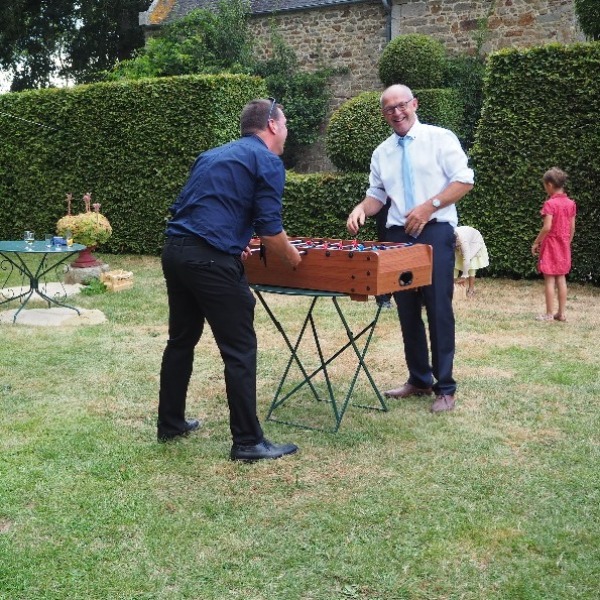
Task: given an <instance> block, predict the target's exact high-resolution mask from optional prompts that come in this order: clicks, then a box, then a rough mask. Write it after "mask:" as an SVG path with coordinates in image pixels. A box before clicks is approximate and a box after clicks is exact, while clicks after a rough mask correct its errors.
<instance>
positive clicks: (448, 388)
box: [387, 222, 456, 395]
mask: <svg viewBox="0 0 600 600" xmlns="http://www.w3.org/2000/svg"><path fill="white" fill-rule="evenodd" d="M387 241H389V242H413V243H417V244H429V245H430V246H432V247H433V273H432V284H431V285H427V286H424V287H422V288H417V289H416V290H408V291H406V292H396V293H395V294H394V300H395V301H396V306H397V307H398V317H399V318H400V327H401V329H402V338H403V341H404V356H405V358H406V366H407V367H408V371H409V377H408V382H409V383H411V384H412V385H415V386H417V387H420V388H424V387H429V386H432V385H433V389H434V391H435V393H436V394H450V395H453V394H454V392H455V391H456V381H454V379H453V377H452V370H453V366H454V352H455V326H454V311H453V309H452V296H453V294H454V229H453V227H452V225H450V224H448V223H442V222H430V223H428V224H427V225H426V226H425V228H424V229H423V231H422V233H421V234H420V235H419V237H418V238H417V239H416V240H415V239H414V238H412V237H410V236H409V235H408V234H406V233H405V232H404V227H390V228H389V229H388V233H387ZM423 305H424V306H425V311H426V313H427V322H428V326H429V342H430V346H431V362H430V359H429V351H428V347H427V335H426V332H425V323H424V321H423Z"/></svg>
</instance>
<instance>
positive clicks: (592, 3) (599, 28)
mask: <svg viewBox="0 0 600 600" xmlns="http://www.w3.org/2000/svg"><path fill="white" fill-rule="evenodd" d="M575 13H576V14H577V18H578V20H579V26H580V27H581V30H582V31H583V33H584V34H585V36H586V37H587V38H588V39H589V40H600V2H598V0H575Z"/></svg>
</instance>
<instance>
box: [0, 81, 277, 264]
mask: <svg viewBox="0 0 600 600" xmlns="http://www.w3.org/2000/svg"><path fill="white" fill-rule="evenodd" d="M266 95H267V90H266V87H265V84H264V81H263V80H262V79H260V78H257V77H248V76H245V75H219V76H212V75H205V76H184V77H165V78H160V79H148V80H141V81H136V82H123V83H120V82H117V83H102V84H94V85H87V86H77V87H74V88H68V89H54V90H40V91H31V92H21V93H14V94H4V95H2V96H0V113H10V114H11V115H15V116H18V117H20V118H21V119H27V120H29V121H35V122H37V123H41V124H44V125H45V127H39V126H37V125H33V124H31V123H28V122H26V121H23V120H21V119H16V118H13V117H8V116H6V115H3V114H0V130H1V131H2V140H1V141H0V215H2V216H1V217H0V218H1V224H2V225H1V237H2V238H3V239H11V238H15V239H16V238H20V237H21V235H22V232H23V230H25V229H33V230H34V231H35V232H36V235H37V237H38V238H39V237H41V236H43V235H44V233H46V232H51V231H54V226H55V224H56V222H57V221H58V219H59V218H60V217H62V216H64V215H65V214H66V203H65V194H66V193H67V192H72V193H73V198H74V202H73V212H82V211H83V209H84V206H83V202H81V198H82V196H83V194H84V193H85V192H88V191H89V192H91V193H92V199H93V201H94V202H100V203H101V205H102V208H101V212H102V213H103V214H104V215H105V216H106V217H107V218H108V219H109V220H110V223H111V225H112V227H113V235H112V237H111V238H110V239H109V241H108V242H107V243H106V244H105V245H104V246H103V247H102V250H103V251H107V252H113V253H117V252H130V253H142V254H156V253H157V252H158V251H159V250H160V248H161V246H162V238H163V234H164V229H165V223H166V219H167V217H168V210H167V209H168V207H169V206H170V205H171V204H172V202H173V201H174V200H175V198H176V196H177V194H178V192H179V190H180V188H181V186H182V185H183V183H184V181H185V179H186V177H187V174H188V171H189V168H190V166H191V164H192V162H193V160H194V159H195V157H196V156H197V155H198V154H199V153H200V152H202V151H204V150H206V149H207V148H210V147H212V146H215V145H218V144H222V143H225V142H227V141H229V140H232V139H236V138H238V137H239V135H240V133H239V115H240V112H241V109H242V107H243V106H244V105H245V104H246V102H248V101H249V100H251V99H253V98H257V97H263V98H264V97H266Z"/></svg>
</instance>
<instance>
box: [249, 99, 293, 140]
mask: <svg viewBox="0 0 600 600" xmlns="http://www.w3.org/2000/svg"><path fill="white" fill-rule="evenodd" d="M282 110H283V106H281V104H277V102H275V100H272V99H262V98H261V99H258V100H252V101H250V102H248V104H246V106H244V108H243V110H242V114H241V116H240V129H241V131H242V135H249V134H252V133H256V132H257V131H264V130H265V129H266V128H267V124H268V122H269V120H270V119H275V121H278V120H279V119H280V118H281V115H282V112H281V111H282Z"/></svg>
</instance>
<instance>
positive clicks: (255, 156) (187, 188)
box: [166, 135, 285, 256]
mask: <svg viewBox="0 0 600 600" xmlns="http://www.w3.org/2000/svg"><path fill="white" fill-rule="evenodd" d="M284 185H285V168H284V166H283V162H282V161H281V159H280V158H279V157H278V156H277V155H276V154H273V153H272V152H271V151H270V150H269V149H268V148H267V146H266V144H265V143H264V142H263V141H262V140H261V139H260V138H259V137H257V136H255V135H248V136H244V137H242V138H240V139H239V140H235V141H233V142H230V143H228V144H225V145H223V146H219V147H218V148H212V149H211V150H207V151H206V152H203V153H202V154H201V155H200V156H199V157H198V158H197V159H196V162H195V163H194V165H193V166H192V169H191V172H190V177H189V179H188V180H187V182H186V184H185V185H184V186H183V189H182V190H181V193H180V194H179V196H178V198H177V200H176V201H175V203H174V204H173V206H171V208H170V209H169V210H170V212H171V215H172V218H171V220H170V221H169V224H168V225H167V231H166V233H167V235H173V236H199V237H201V238H203V239H204V240H205V241H207V242H208V243H209V244H210V245H211V246H214V247H215V248H217V249H219V250H222V251H223V252H227V253H228V254H233V255H236V256H239V255H240V254H241V253H242V251H243V250H244V249H245V248H246V246H247V245H248V242H249V241H250V238H251V237H252V235H253V233H256V235H259V236H271V235H277V234H278V233H281V231H283V224H282V220H281V204H282V203H281V198H282V196H283V187H284Z"/></svg>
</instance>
